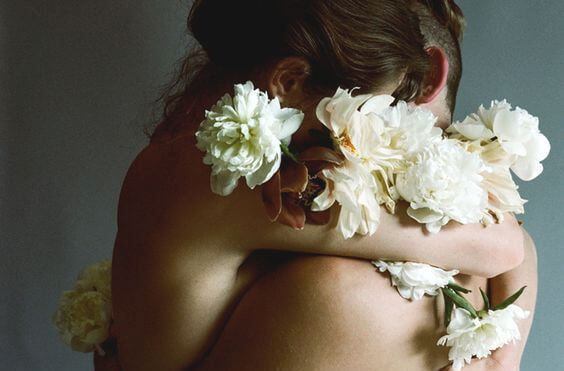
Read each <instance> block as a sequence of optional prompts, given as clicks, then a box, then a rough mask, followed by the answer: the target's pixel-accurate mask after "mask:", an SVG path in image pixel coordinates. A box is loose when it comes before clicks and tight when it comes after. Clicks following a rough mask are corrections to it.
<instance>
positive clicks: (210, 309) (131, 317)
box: [112, 132, 270, 370]
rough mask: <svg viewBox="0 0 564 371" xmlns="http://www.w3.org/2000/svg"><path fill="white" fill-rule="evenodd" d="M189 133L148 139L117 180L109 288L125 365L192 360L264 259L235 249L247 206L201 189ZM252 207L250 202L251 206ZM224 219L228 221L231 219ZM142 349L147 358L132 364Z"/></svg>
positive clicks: (205, 173) (204, 181)
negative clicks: (235, 232)
mask: <svg viewBox="0 0 564 371" xmlns="http://www.w3.org/2000/svg"><path fill="white" fill-rule="evenodd" d="M201 159H202V156H201V153H200V152H199V151H198V150H197V149H196V147H195V140H194V135H193V132H187V133H185V134H182V135H179V136H176V137H175V138H174V139H172V140H160V141H154V142H152V143H151V144H150V145H149V146H148V147H146V148H145V149H144V150H143V151H142V152H141V153H140V154H139V155H138V156H137V158H136V159H135V161H134V162H133V164H132V165H131V167H130V169H129V171H128V174H127V176H126V179H125V181H124V184H123V188H122V192H121V195H120V202H119V210H118V235H117V238H116V242H115V248H114V256H113V272H112V276H113V277H112V278H113V281H112V289H113V293H112V295H113V297H112V300H113V303H114V318H115V326H116V330H117V333H118V344H119V349H120V360H121V362H122V364H123V366H124V367H125V369H135V370H144V369H147V370H149V369H151V370H155V369H159V370H168V369H171V370H177V369H180V368H183V367H186V366H189V365H191V364H192V363H193V362H194V361H195V360H197V359H198V358H199V357H201V356H202V355H203V354H204V353H205V351H206V349H208V347H209V346H210V344H211V342H212V341H213V339H214V338H215V335H217V334H218V332H219V331H220V329H221V327H222V324H223V323H224V321H225V319H226V317H227V315H228V314H229V313H230V310H231V308H232V307H233V306H234V304H235V303H236V301H237V298H238V297H239V296H240V295H241V294H242V292H243V291H244V290H245V289H246V288H247V286H248V285H249V284H250V283H251V282H252V281H253V280H254V279H255V278H256V277H257V276H258V275H260V274H261V272H262V271H263V270H264V269H265V268H263V267H268V265H269V263H268V261H270V260H269V259H264V258H261V257H257V256H254V255H253V258H252V259H247V258H248V257H249V256H250V253H247V252H240V251H243V250H238V249H236V248H234V245H235V244H236V243H238V242H239V241H234V239H233V233H232V232H233V231H232V229H233V228H237V223H234V222H232V221H233V220H234V218H236V217H237V214H238V213H240V212H242V210H245V208H244V205H245V204H248V203H250V201H249V200H248V199H246V197H248V196H249V193H246V194H244V196H243V197H239V196H238V195H234V197H229V198H221V197H219V196H215V195H213V194H212V193H211V192H210V191H209V170H208V169H207V168H206V167H205V166H204V165H203V164H202V160H201ZM253 201H254V203H259V200H258V199H257V200H253ZM230 221H231V222H230ZM139 352H151V353H153V354H155V355H156V356H155V357H154V358H153V362H154V364H153V363H152V362H149V363H147V362H146V361H145V362H144V364H142V365H141V364H136V363H135V360H136V357H135V355H136V354H138V353H139Z"/></svg>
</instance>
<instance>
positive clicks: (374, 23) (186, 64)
mask: <svg viewBox="0 0 564 371" xmlns="http://www.w3.org/2000/svg"><path fill="white" fill-rule="evenodd" d="M408 3H409V2H408V1H406V0H331V1H327V0H268V1H266V0H195V1H194V4H193V6H192V9H191V11H190V14H189V17H188V29H189V31H190V33H191V34H192V35H193V37H194V38H195V39H196V40H197V41H198V43H199V44H200V45H201V48H196V49H195V50H193V51H192V52H191V53H190V54H189V55H188V56H187V57H186V58H185V59H184V60H183V62H182V67H181V69H180V71H179V73H178V75H177V76H176V78H175V80H174V81H173V82H172V83H171V85H170V86H169V87H168V88H167V89H166V90H165V91H164V92H163V94H162V95H161V97H160V98H159V100H160V101H162V102H163V103H164V113H163V122H162V123H161V125H160V126H161V128H159V129H160V130H167V131H168V130H174V127H175V125H177V124H175V123H178V122H181V121H182V120H179V119H178V117H179V115H180V116H183V117H184V118H186V115H188V114H198V115H200V114H201V116H202V117H203V108H202V111H201V112H194V111H195V109H196V108H197V103H196V102H197V101H198V99H199V97H200V96H202V95H203V94H215V95H216V96H217V98H219V96H221V95H222V94H223V93H225V86H228V85H229V84H233V83H239V82H244V81H245V80H247V79H252V76H253V75H254V74H256V73H259V72H260V71H261V68H262V69H264V68H265V66H266V65H268V64H270V63H273V62H276V61H278V60H281V59H283V58H285V57H290V56H294V57H301V58H304V59H305V60H307V61H308V62H309V64H310V71H309V76H308V78H307V80H306V82H305V88H306V89H308V92H309V93H311V94H312V95H314V94H317V95H328V94H333V93H334V91H335V89H336V88H337V87H338V86H340V87H342V88H346V89H351V88H354V87H359V88H360V89H359V93H363V92H370V91H374V90H376V89H378V88H381V87H382V86H385V85H388V84H390V83H397V82H399V81H400V79H401V83H400V84H399V86H398V88H397V89H396V91H395V92H394V93H393V95H394V96H395V97H396V98H397V99H402V100H406V101H410V100H414V99H416V98H417V97H419V96H420V95H421V93H422V88H423V80H424V77H425V75H426V74H427V73H428V71H429V69H430V68H431V62H430V59H429V57H428V55H427V53H426V52H425V39H424V37H423V35H422V34H421V31H420V29H419V19H418V17H417V15H416V14H415V13H414V12H412V11H411V10H410V7H409V6H408V5H409V4H408ZM402 77H403V78H402ZM220 89H223V91H221V90H220Z"/></svg>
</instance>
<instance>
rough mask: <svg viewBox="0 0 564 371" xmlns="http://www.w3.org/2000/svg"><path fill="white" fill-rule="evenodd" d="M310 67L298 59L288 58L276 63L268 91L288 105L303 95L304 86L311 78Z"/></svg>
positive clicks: (301, 59) (303, 60)
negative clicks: (308, 78) (308, 77)
mask: <svg viewBox="0 0 564 371" xmlns="http://www.w3.org/2000/svg"><path fill="white" fill-rule="evenodd" d="M309 71H310V65H309V63H308V62H307V61H306V60H305V59H303V58H298V57H288V58H284V59H283V60H281V61H279V62H278V63H276V65H275V66H274V68H273V69H272V73H271V74H270V78H269V81H268V89H269V92H270V94H272V96H273V97H278V99H279V100H280V102H281V103H288V102H289V101H293V100H295V99H296V98H297V95H301V94H303V85H304V82H305V80H306V79H307V76H309Z"/></svg>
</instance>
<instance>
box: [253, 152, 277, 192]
mask: <svg viewBox="0 0 564 371" xmlns="http://www.w3.org/2000/svg"><path fill="white" fill-rule="evenodd" d="M281 160H282V153H279V154H278V155H277V156H276V157H275V158H274V160H273V161H270V162H267V161H264V162H263V163H262V166H261V167H260V168H259V169H258V170H257V171H255V172H254V173H251V174H249V175H247V176H246V177H245V179H246V180H247V185H248V186H249V188H250V189H254V188H255V187H256V186H257V185H261V184H264V183H266V182H268V181H269V180H270V178H272V176H273V175H274V174H275V173H276V172H277V171H278V169H279V168H280V162H281Z"/></svg>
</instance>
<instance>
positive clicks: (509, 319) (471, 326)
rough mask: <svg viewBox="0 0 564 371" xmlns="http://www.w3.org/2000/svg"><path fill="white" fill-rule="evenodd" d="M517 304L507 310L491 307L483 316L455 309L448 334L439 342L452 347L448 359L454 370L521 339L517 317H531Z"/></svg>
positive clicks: (456, 370) (457, 370)
mask: <svg viewBox="0 0 564 371" xmlns="http://www.w3.org/2000/svg"><path fill="white" fill-rule="evenodd" d="M529 314H530V313H529V311H525V310H523V309H521V308H520V307H518V306H517V305H514V304H511V305H509V306H508V307H507V308H505V309H500V310H495V311H494V310H489V311H488V312H487V313H486V314H484V315H483V316H482V317H481V318H472V316H471V315H470V313H469V312H468V311H466V310H465V309H461V308H455V309H454V310H453V313H452V319H451V321H450V324H449V325H448V327H447V335H445V336H443V337H441V338H440V339H439V341H438V343H437V345H446V346H449V347H451V348H450V350H449V354H448V358H449V360H450V361H453V369H454V371H459V370H460V369H462V367H464V365H465V363H468V364H470V362H471V360H472V357H474V356H476V357H478V358H484V357H487V356H489V355H490V354H491V352H492V351H493V350H495V349H498V348H500V347H502V346H504V345H505V344H508V343H510V342H515V341H516V340H520V339H521V334H520V333H519V327H518V326H517V323H516V322H515V320H517V319H525V318H527V317H528V316H529Z"/></svg>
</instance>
